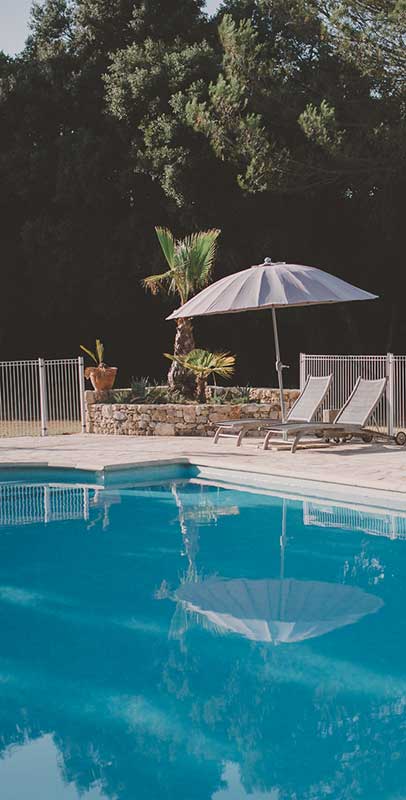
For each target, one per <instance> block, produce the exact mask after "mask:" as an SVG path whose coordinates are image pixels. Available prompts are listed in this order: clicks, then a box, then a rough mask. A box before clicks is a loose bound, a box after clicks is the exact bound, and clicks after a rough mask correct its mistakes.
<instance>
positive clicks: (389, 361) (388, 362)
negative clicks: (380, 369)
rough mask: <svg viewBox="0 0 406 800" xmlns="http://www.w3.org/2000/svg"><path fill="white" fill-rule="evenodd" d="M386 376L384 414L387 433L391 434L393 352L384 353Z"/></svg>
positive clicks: (393, 382)
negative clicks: (385, 415)
mask: <svg viewBox="0 0 406 800" xmlns="http://www.w3.org/2000/svg"><path fill="white" fill-rule="evenodd" d="M386 377H387V379H388V383H387V386H386V414H387V425H388V434H389V436H393V433H394V427H395V426H394V420H395V369H394V356H393V353H387V354H386Z"/></svg>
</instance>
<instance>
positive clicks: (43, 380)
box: [38, 358, 48, 436]
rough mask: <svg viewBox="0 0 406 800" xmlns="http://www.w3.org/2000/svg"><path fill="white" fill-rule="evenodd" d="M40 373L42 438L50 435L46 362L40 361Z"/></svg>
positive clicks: (41, 359) (40, 359)
mask: <svg viewBox="0 0 406 800" xmlns="http://www.w3.org/2000/svg"><path fill="white" fill-rule="evenodd" d="M38 372H39V400H40V409H41V436H47V435H48V398H47V376H46V372H45V361H44V359H43V358H39V359H38Z"/></svg>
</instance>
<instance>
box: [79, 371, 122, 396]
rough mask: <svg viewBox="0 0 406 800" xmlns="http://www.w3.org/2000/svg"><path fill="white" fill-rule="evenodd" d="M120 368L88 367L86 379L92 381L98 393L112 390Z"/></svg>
mask: <svg viewBox="0 0 406 800" xmlns="http://www.w3.org/2000/svg"><path fill="white" fill-rule="evenodd" d="M117 370H118V367H87V368H86V369H85V378H87V379H88V380H90V382H91V384H92V386H93V389H95V390H96V392H103V391H108V390H109V389H112V388H113V386H114V383H115V380H116V375H117Z"/></svg>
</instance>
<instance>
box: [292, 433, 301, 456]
mask: <svg viewBox="0 0 406 800" xmlns="http://www.w3.org/2000/svg"><path fill="white" fill-rule="evenodd" d="M301 438H302V434H301V432H300V431H299V432H298V433H297V434H296V436H295V438H294V440H293V444H292V449H291V451H290V452H291V453H296V450H297V446H298V444H299V442H300V439H301Z"/></svg>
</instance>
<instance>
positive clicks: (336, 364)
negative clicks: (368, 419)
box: [300, 353, 406, 434]
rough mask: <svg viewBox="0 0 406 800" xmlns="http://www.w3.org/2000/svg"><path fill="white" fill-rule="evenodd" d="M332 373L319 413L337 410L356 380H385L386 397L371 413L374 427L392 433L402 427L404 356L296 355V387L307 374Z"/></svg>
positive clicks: (404, 424) (405, 385) (404, 420)
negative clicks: (372, 413)
mask: <svg viewBox="0 0 406 800" xmlns="http://www.w3.org/2000/svg"><path fill="white" fill-rule="evenodd" d="M330 373H332V375H333V382H332V386H331V390H330V392H329V394H328V396H327V398H326V399H325V401H324V404H323V406H322V408H321V410H320V412H319V414H320V415H322V413H323V410H324V409H327V408H329V409H339V408H341V406H343V405H344V403H345V401H346V400H347V398H348V396H349V394H350V392H351V391H352V389H353V388H354V385H355V382H356V380H357V378H359V377H360V376H361V377H362V378H369V379H370V380H373V379H375V378H383V377H386V378H387V379H388V383H387V387H386V394H385V395H384V397H383V398H382V400H381V401H380V403H379V405H378V407H377V408H376V409H375V411H374V424H375V425H376V426H377V427H378V428H379V429H381V430H387V432H388V433H389V434H393V433H395V432H397V431H398V430H404V429H405V427H406V356H395V355H393V353H387V354H386V355H381V356H328V355H308V354H307V353H301V354H300V388H303V386H304V384H305V381H306V378H307V376H308V375H328V374H330Z"/></svg>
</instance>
